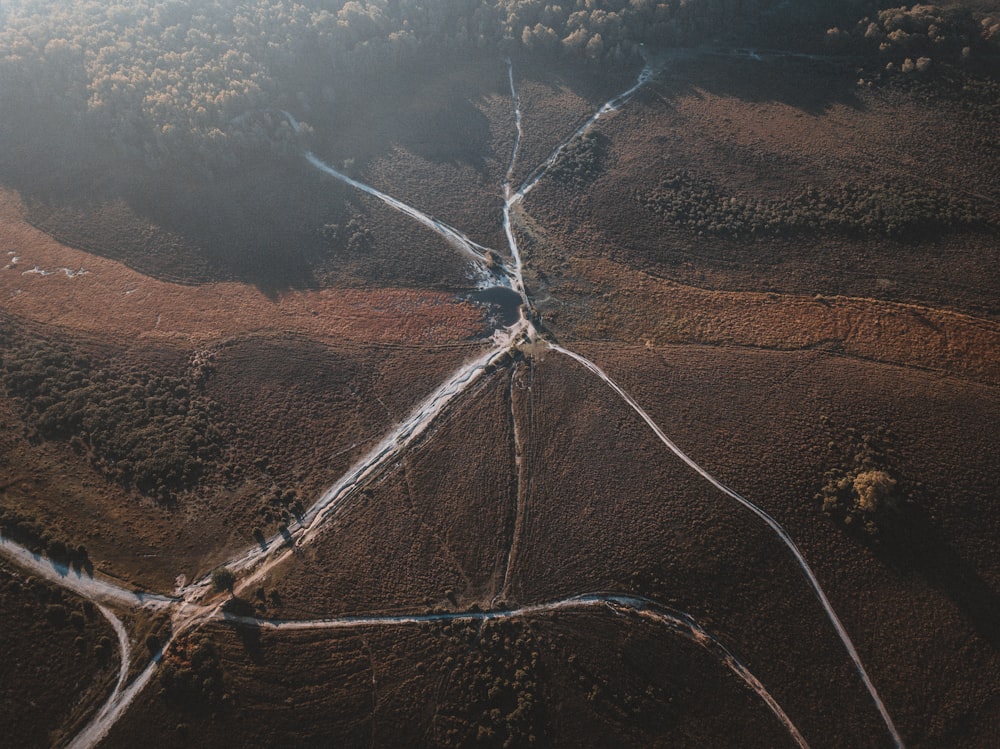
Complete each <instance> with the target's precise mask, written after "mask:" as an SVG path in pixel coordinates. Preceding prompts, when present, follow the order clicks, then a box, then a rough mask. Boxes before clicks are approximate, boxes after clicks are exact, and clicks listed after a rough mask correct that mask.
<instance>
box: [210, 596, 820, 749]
mask: <svg viewBox="0 0 1000 749" xmlns="http://www.w3.org/2000/svg"><path fill="white" fill-rule="evenodd" d="M593 608H606V609H609V610H611V611H614V612H621V611H628V612H631V613H634V614H636V615H638V616H641V617H643V618H645V619H648V620H650V621H653V622H656V623H657V624H660V625H663V626H665V627H666V628H667V629H669V630H670V631H671V632H673V633H674V634H677V635H680V636H681V637H684V638H685V639H687V640H690V641H691V642H694V643H696V644H698V645H700V646H701V647H703V648H704V649H705V650H707V651H708V652H709V653H711V654H712V655H713V656H715V657H716V658H717V659H718V660H719V662H720V663H721V664H722V665H723V666H725V667H726V668H728V669H729V670H730V671H732V672H733V674H735V675H736V676H737V677H738V678H739V679H740V680H741V681H742V682H743V684H744V685H745V686H746V687H747V688H748V689H749V690H750V691H752V692H753V693H754V694H756V695H757V696H758V697H759V698H760V699H761V700H762V701H763V702H764V704H765V705H767V707H768V709H769V710H770V711H771V712H772V713H773V714H774V716H775V717H776V718H777V719H778V720H779V721H781V724H782V725H783V726H784V727H785V729H786V730H787V731H788V733H789V735H790V736H791V737H792V739H793V740H794V741H795V743H796V744H798V746H800V747H802V749H807V747H808V746H809V745H808V744H807V743H806V740H805V739H804V738H803V737H802V734H800V733H799V730H798V729H797V728H796V727H795V724H794V723H792V721H791V719H790V718H789V717H788V716H787V715H786V714H785V711H784V710H782V709H781V706H780V705H779V704H778V703H777V701H776V700H775V699H774V698H773V697H772V696H771V694H770V693H769V692H768V691H767V689H766V688H765V687H764V685H763V684H762V683H761V682H760V680H759V679H757V677H755V676H754V675H753V674H752V673H751V672H750V670H749V669H748V668H747V667H746V664H744V663H743V662H742V661H741V660H740V659H739V658H737V657H736V656H735V655H734V654H733V653H732V652H731V651H730V650H729V649H728V648H726V646H725V645H723V644H722V643H721V642H719V641H718V640H717V639H716V638H715V637H713V636H712V635H711V634H710V633H709V632H708V631H707V630H706V629H705V628H704V627H703V626H701V624H699V623H698V622H697V621H696V620H695V619H694V618H692V617H691V616H690V615H689V614H686V613H685V612H683V611H678V610H676V609H671V608H669V607H667V606H663V605H661V604H659V603H657V602H656V601H653V600H651V599H648V598H643V597H642V596H625V595H618V594H614V593H585V594H583V595H578V596H572V597H570V598H564V599H561V600H558V601H550V602H548V603H539V604H534V605H531V606H523V607H521V608H517V609H509V610H505V611H476V612H472V611H467V612H456V613H444V614H412V615H406V614H404V615H401V616H370V617H366V616H348V617H340V618H336V619H313V620H308V621H302V620H298V621H296V620H282V619H257V618H254V617H247V616H234V615H226V614H223V615H221V616H220V617H219V618H222V619H223V620H225V621H228V622H232V623H234V624H238V625H241V626H246V627H256V628H260V629H271V630H278V631H285V630H314V629H352V628H357V627H398V626H406V625H417V624H425V623H427V622H463V621H464V622H486V621H498V620H503V619H518V618H526V617H533V616H540V615H543V614H551V613H554V612H557V611H580V610H585V609H593Z"/></svg>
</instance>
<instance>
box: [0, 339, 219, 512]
mask: <svg viewBox="0 0 1000 749" xmlns="http://www.w3.org/2000/svg"><path fill="white" fill-rule="evenodd" d="M0 378H2V382H3V385H4V387H5V388H6V390H7V392H8V394H9V395H11V396H13V397H15V398H17V399H19V400H20V401H21V403H22V406H23V413H24V415H25V419H26V420H27V422H28V423H29V424H30V425H31V426H32V427H33V428H34V429H35V430H36V436H37V437H39V438H42V439H50V440H65V441H68V442H69V444H70V445H71V446H72V447H73V448H74V449H75V450H77V451H78V452H85V453H86V454H87V455H88V456H89V457H90V461H91V463H92V464H93V465H94V467H95V468H97V469H98V470H99V471H100V472H101V473H102V474H104V475H105V476H106V477H108V478H109V479H111V480H113V481H116V482H119V483H121V484H122V485H124V486H126V487H130V488H134V489H137V490H138V491H140V492H142V493H143V494H147V495H150V496H154V497H156V498H159V499H163V500H165V499H167V498H168V497H170V496H171V494H172V493H173V492H176V491H178V490H183V489H188V488H190V487H192V486H193V485H194V484H195V483H196V482H197V480H198V479H199V477H200V476H201V475H202V474H203V473H204V472H205V469H206V468H207V467H208V466H209V465H211V464H213V463H214V462H215V461H216V460H217V459H218V457H219V455H220V453H221V445H222V437H221V434H220V433H219V431H218V429H217V428H216V427H215V425H214V423H213V422H214V420H215V416H217V412H218V406H217V405H216V404H215V403H213V402H212V401H211V400H209V399H208V398H206V397H205V396H203V395H201V394H200V393H199V392H198V384H197V383H196V382H195V381H194V376H193V375H182V376H178V375H164V374H154V373H151V372H148V371H143V370H141V369H138V368H134V367H128V366H127V365H125V364H123V363H120V362H115V361H110V362H100V361H98V359H97V358H96V357H94V356H91V355H88V354H86V353H83V352H81V351H79V350H76V349H74V348H73V347H72V346H70V345H68V344H65V343H58V342H53V341H47V340H34V341H32V340H24V341H19V342H16V343H15V344H14V345H11V346H10V347H8V348H7V350H6V351H5V353H4V358H3V365H2V368H0Z"/></svg>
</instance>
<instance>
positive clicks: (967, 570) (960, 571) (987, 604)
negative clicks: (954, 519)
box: [872, 505, 1000, 650]
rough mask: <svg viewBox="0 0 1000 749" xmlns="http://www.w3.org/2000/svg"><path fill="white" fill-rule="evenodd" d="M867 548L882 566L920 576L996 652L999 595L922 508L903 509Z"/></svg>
mask: <svg viewBox="0 0 1000 749" xmlns="http://www.w3.org/2000/svg"><path fill="white" fill-rule="evenodd" d="M872 548H873V550H874V552H875V553H876V554H878V555H879V556H880V557H882V559H883V560H884V561H885V562H886V563H888V564H890V565H892V566H893V567H895V568H897V569H899V570H901V571H902V572H904V573H910V574H916V575H919V576H921V577H922V578H924V579H925V580H926V581H927V582H928V583H930V584H931V585H932V586H934V587H935V588H937V589H938V590H939V591H941V592H942V593H943V594H944V595H946V596H947V597H948V598H950V599H951V600H952V601H953V602H954V604H955V605H956V606H957V607H958V608H959V609H960V610H961V612H962V614H963V615H965V616H966V617H968V619H969V622H970V623H971V624H972V626H973V627H974V628H975V630H976V632H977V633H978V634H979V635H980V637H982V638H983V639H984V640H985V641H986V642H988V643H989V644H990V646H991V647H993V648H994V649H998V650H1000V593H998V592H997V591H995V590H993V589H992V588H990V586H989V585H988V584H987V583H986V581H985V580H983V578H982V577H981V576H980V575H979V573H978V572H977V571H976V569H975V568H974V567H973V566H972V565H971V564H970V563H969V562H967V561H966V560H965V559H963V558H962V557H961V556H960V555H959V553H958V551H957V550H956V549H955V547H954V546H952V544H951V543H950V542H949V541H948V540H947V539H946V538H945V537H944V535H943V534H942V533H941V531H940V530H939V529H938V528H937V527H936V525H935V524H934V521H933V520H932V519H931V518H930V516H929V515H928V514H927V512H926V511H925V510H924V509H922V508H920V507H917V506H915V505H910V506H908V507H907V508H906V509H905V510H904V511H903V512H900V514H899V515H898V516H897V517H896V518H894V519H893V522H892V523H889V524H887V527H885V528H882V529H881V530H880V543H877V544H873V545H872Z"/></svg>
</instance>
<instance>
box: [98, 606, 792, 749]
mask: <svg viewBox="0 0 1000 749" xmlns="http://www.w3.org/2000/svg"><path fill="white" fill-rule="evenodd" d="M205 636H206V637H207V638H208V642H209V644H210V646H211V648H212V649H213V650H214V653H215V654H216V655H217V659H218V660H217V663H218V665H219V666H221V683H222V685H223V686H222V689H223V691H224V699H220V700H219V702H218V704H217V706H216V707H214V708H211V707H209V706H206V705H203V704H202V705H198V704H194V703H192V702H190V701H185V699H184V697H183V695H182V694H179V693H178V692H177V691H176V690H175V689H174V690H172V689H167V688H165V689H161V690H160V693H159V694H158V693H157V692H158V690H157V689H156V688H155V687H154V688H151V689H149V690H147V691H146V692H145V693H144V694H143V696H142V697H141V698H140V700H141V702H140V703H138V704H137V705H136V706H135V708H134V710H133V711H131V713H130V714H129V715H127V716H126V717H125V718H124V719H123V721H122V722H121V723H120V724H119V725H117V726H116V727H115V728H114V729H113V731H112V733H111V735H110V736H109V738H108V741H107V743H106V745H107V746H112V747H115V746H134V745H135V744H137V743H143V742H145V741H149V740H150V739H151V737H152V736H153V733H152V732H153V731H154V730H156V731H158V732H157V733H156V734H155V735H156V741H157V742H158V743H159V745H162V746H167V747H170V746H178V747H180V746H184V747H190V746H212V745H216V744H218V743H220V742H221V743H244V742H253V743H260V744H264V745H272V744H275V745H276V744H280V743H283V742H289V741H290V742H293V743H296V744H301V745H308V746H312V745H317V746H319V745H338V746H368V745H375V746H388V745H391V746H399V747H422V746H444V747H459V746H468V745H470V744H479V745H485V746H502V745H503V743H504V742H505V741H508V740H512V741H513V744H514V745H518V746H526V745H532V744H534V745H544V746H554V747H573V746H580V745H603V744H605V743H607V742H613V743H615V744H616V745H618V746H628V747H641V746H648V745H649V743H650V742H651V741H652V742H660V741H669V742H671V743H672V744H674V745H681V746H698V745H706V744H708V745H712V744H717V743H720V742H724V741H726V740H727V737H730V736H731V735H732V732H733V731H737V730H740V731H749V732H748V733H747V734H746V742H745V745H746V746H752V747H758V746H759V747H782V746H791V745H792V744H791V743H790V742H789V740H788V738H787V734H785V733H784V731H783V730H782V729H781V727H780V725H779V724H778V723H777V721H776V720H775V719H774V718H773V716H772V715H771V714H770V713H769V712H768V711H767V710H766V708H764V706H763V704H762V703H761V702H760V701H758V700H757V699H756V698H755V697H754V696H753V695H751V694H750V693H749V692H748V691H747V690H746V689H745V688H744V687H743V685H742V684H740V683H739V682H738V681H737V680H736V679H734V678H733V677H732V676H731V674H730V673H729V672H728V671H727V670H725V669H724V668H722V667H721V666H720V665H719V664H718V662H717V661H715V659H714V658H712V657H711V656H710V655H709V654H708V653H707V652H706V651H705V650H703V649H702V648H701V647H700V646H698V645H696V644H694V643H691V642H689V641H687V640H685V639H683V638H680V637H677V636H672V635H671V634H670V633H668V632H665V631H664V630H663V629H662V628H659V627H657V625H656V624H653V623H650V622H647V621H644V620H643V619H642V618H641V617H634V616H631V615H627V614H626V615H624V616H623V615H621V614H616V613H613V612H610V611H597V612H586V613H580V614H574V613H560V614H555V615H547V616H541V617H537V618H536V617H532V618H525V619H523V620H514V621H509V622H506V621H505V622H495V623H494V622H490V623H485V624H483V625H481V626H480V625H474V624H469V623H460V622H459V623H452V624H434V623H432V624H421V625H407V626H403V627H393V628H385V627H359V628H357V629H354V630H348V631H316V632H299V633H273V632H268V631H266V630H262V631H254V630H246V629H239V628H233V629H230V628H228V627H224V626H217V627H212V628H210V630H208V631H207V632H206V633H205ZM178 665H179V666H180V665H181V664H178ZM623 666H624V667H623ZM708 706H712V707H711V708H709V707H708ZM141 716H145V717H144V718H143V717H141ZM156 726H162V728H154V727H156ZM751 729H752V730H751Z"/></svg>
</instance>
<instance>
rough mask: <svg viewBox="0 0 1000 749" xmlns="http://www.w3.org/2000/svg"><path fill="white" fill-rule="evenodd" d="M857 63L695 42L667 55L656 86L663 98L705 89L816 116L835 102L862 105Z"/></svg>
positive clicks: (696, 93)
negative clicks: (706, 45)
mask: <svg viewBox="0 0 1000 749" xmlns="http://www.w3.org/2000/svg"><path fill="white" fill-rule="evenodd" d="M856 68H857V60H855V59H854V58H852V57H849V56H846V55H845V56H843V57H833V56H831V57H811V56H807V55H799V54H796V53H785V52H780V51H763V52H754V51H752V50H744V49H733V50H728V49H714V48H695V49H691V50H687V51H685V52H682V53H678V54H676V55H674V56H672V57H671V58H669V59H668V60H667V62H666V67H665V72H664V74H663V77H662V80H661V83H659V84H657V85H656V86H655V88H656V90H657V91H658V92H659V93H660V94H661V96H663V97H664V98H665V100H666V101H668V102H669V101H671V100H673V99H676V98H680V97H682V96H694V97H697V96H700V95H701V93H702V92H705V93H709V94H712V95H715V96H723V97H731V98H734V99H739V100H740V101H745V102H749V103H755V104H766V103H780V104H786V105H788V106H790V107H792V108H794V109H797V110H799V111H801V112H804V113H806V114H810V115H814V116H816V115H821V114H823V113H825V112H827V111H829V110H830V109H832V108H833V107H835V106H843V107H848V108H850V109H852V110H855V111H863V110H864V109H865V105H864V102H863V101H862V100H861V98H860V97H859V96H858V83H857V74H856V72H855V71H856Z"/></svg>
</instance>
